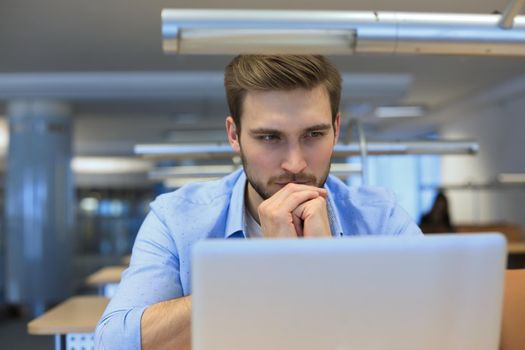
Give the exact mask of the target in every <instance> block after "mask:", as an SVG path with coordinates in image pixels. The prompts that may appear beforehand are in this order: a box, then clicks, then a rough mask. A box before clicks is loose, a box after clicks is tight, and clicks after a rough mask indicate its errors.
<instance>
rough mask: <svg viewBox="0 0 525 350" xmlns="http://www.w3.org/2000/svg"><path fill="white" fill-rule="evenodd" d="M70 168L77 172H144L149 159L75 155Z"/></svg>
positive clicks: (148, 169) (149, 164) (149, 168)
mask: <svg viewBox="0 0 525 350" xmlns="http://www.w3.org/2000/svg"><path fill="white" fill-rule="evenodd" d="M72 168H73V171H74V172H75V173H78V174H128V173H146V172H148V171H150V170H151V168H152V163H151V161H148V160H145V159H134V158H130V157H75V158H74V159H73V161H72Z"/></svg>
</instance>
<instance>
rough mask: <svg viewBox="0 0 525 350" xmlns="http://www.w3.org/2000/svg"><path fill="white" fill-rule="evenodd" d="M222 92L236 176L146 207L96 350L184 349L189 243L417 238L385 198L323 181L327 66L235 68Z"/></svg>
mask: <svg viewBox="0 0 525 350" xmlns="http://www.w3.org/2000/svg"><path fill="white" fill-rule="evenodd" d="M224 81H225V88H226V94H227V98H228V105H229V109H230V113H231V116H229V117H228V118H226V131H227V134H228V139H229V142H230V144H231V146H232V147H233V149H234V151H235V152H237V153H239V154H240V155H241V158H242V161H243V170H239V171H236V172H234V173H232V174H230V175H228V176H226V177H225V178H223V179H221V180H217V181H212V182H209V183H202V184H192V185H188V186H185V187H183V188H181V189H179V190H177V191H175V192H172V193H169V194H165V195H162V196H160V197H159V198H157V199H156V200H155V201H154V202H153V203H152V204H151V212H150V213H149V215H148V216H147V218H146V219H145V221H144V224H143V225H142V227H141V229H140V232H139V234H138V236H137V239H136V242H135V246H134V247H133V255H132V259H131V264H130V267H129V269H128V270H126V272H125V273H124V274H123V278H122V282H121V284H120V287H119V290H118V291H117V294H116V295H115V297H114V298H113V299H112V300H111V302H110V304H109V306H108V308H107V309H106V311H105V313H104V315H103V317H102V319H101V321H100V323H99V325H98V327H97V337H96V342H97V345H98V348H99V349H138V348H140V347H142V348H143V349H164V348H165V349H179V350H182V349H190V348H191V344H190V333H191V331H190V324H191V319H190V316H191V290H190V277H191V276H190V259H189V257H190V250H191V247H192V245H193V244H194V243H195V242H196V241H198V240H202V239H207V238H245V237H247V238H249V237H265V238H270V237H287V238H293V237H314V236H343V235H345V236H346V235H369V234H381V235H419V234H421V231H420V230H419V228H418V227H417V226H416V225H415V224H414V222H413V221H412V220H411V219H410V218H409V216H408V215H407V214H406V213H405V212H404V211H403V210H402V209H401V208H400V207H398V206H397V205H396V204H395V201H394V198H393V196H392V195H391V194H390V193H389V192H385V191H383V190H379V189H370V188H368V189H367V188H361V189H350V188H348V187H346V186H345V185H344V184H343V183H342V182H341V181H339V180H338V179H336V178H333V177H331V176H328V173H329V170H330V160H331V156H332V151H333V147H334V145H335V144H336V142H337V138H338V136H339V130H340V119H341V118H340V114H339V102H340V96H341V77H340V74H339V73H338V71H337V69H336V68H335V67H334V66H333V65H332V64H331V63H329V62H328V61H327V60H326V59H325V58H323V57H321V56H255V55H247V56H238V57H236V58H235V59H234V60H233V61H232V62H231V63H230V64H229V65H228V66H227V67H226V72H225V79H224ZM225 322H227V320H225ZM239 331H240V332H242V330H239Z"/></svg>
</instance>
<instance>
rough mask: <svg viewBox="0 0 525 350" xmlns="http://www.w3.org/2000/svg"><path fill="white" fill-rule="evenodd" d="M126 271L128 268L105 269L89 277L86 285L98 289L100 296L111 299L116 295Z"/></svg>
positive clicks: (113, 267) (109, 267)
mask: <svg viewBox="0 0 525 350" xmlns="http://www.w3.org/2000/svg"><path fill="white" fill-rule="evenodd" d="M125 269H127V267H126V266H108V267H103V268H101V269H100V270H98V271H97V272H95V273H93V274H91V275H89V276H88V277H87V279H86V284H87V285H89V286H95V287H98V289H99V294H100V295H104V296H105V297H107V298H111V297H112V296H113V295H114V294H115V291H116V289H117V287H118V284H119V283H120V276H121V275H122V272H124V270H125Z"/></svg>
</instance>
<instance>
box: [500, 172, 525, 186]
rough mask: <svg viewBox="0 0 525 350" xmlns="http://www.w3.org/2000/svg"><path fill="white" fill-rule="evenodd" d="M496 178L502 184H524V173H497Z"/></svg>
mask: <svg viewBox="0 0 525 350" xmlns="http://www.w3.org/2000/svg"><path fill="white" fill-rule="evenodd" d="M497 180H498V182H500V183H503V184H525V174H523V173H515V174H498V176H497Z"/></svg>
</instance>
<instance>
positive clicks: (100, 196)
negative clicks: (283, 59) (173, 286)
mask: <svg viewBox="0 0 525 350" xmlns="http://www.w3.org/2000/svg"><path fill="white" fill-rule="evenodd" d="M506 5H507V1H505V0H478V1H470V0H468V1H467V0H462V1H452V0H442V1H439V2H431V1H415V0H394V1H384V0H381V1H373V2H370V1H364V0H356V1H351V2H348V1H338V0H328V1H324V2H322V3H317V2H304V1H295V0H288V1H275V0H267V1H265V2H256V1H250V2H246V1H235V0H224V1H222V2H221V3H220V6H221V8H225V9H227V8H229V9H233V8H245V9H291V10H294V9H302V10H341V11H371V10H378V11H409V12H446V13H459V14H461V13H479V14H490V13H495V12H501V11H503V10H504V8H505V6H506ZM218 6H219V4H218V3H217V2H214V1H209V0H192V1H189V0H180V1H159V0H153V1H124V0H111V1H104V2H89V1H84V2H81V1H66V0H49V1H34V0H33V1H31V0H17V1H14V0H2V1H1V2H0V163H1V166H0V171H1V175H2V180H3V181H2V182H0V192H1V193H2V195H1V196H0V207H2V209H3V210H2V211H0V213H1V214H0V340H1V339H3V337H10V336H11V337H12V336H13V335H15V336H16V337H17V338H18V340H17V341H19V342H21V343H20V344H23V343H24V342H27V344H28V345H27V346H28V348H36V347H38V346H43V348H45V347H49V346H50V345H49V344H51V343H49V342H50V341H51V340H50V338H49V339H48V338H42V339H38V340H34V339H33V338H35V337H33V338H31V337H29V336H27V335H26V333H25V328H24V327H25V322H26V321H27V317H30V316H28V315H34V314H38V313H41V312H42V311H43V310H45V309H46V308H47V307H48V306H50V305H52V304H54V303H57V302H59V301H61V300H63V299H64V298H66V297H67V296H70V295H73V294H82V293H90V292H92V290H90V289H89V287H87V286H86V285H85V283H84V280H85V277H86V276H87V275H89V274H90V273H92V272H93V271H95V270H97V269H99V268H100V267H103V266H107V265H112V264H118V263H120V261H121V259H122V258H123V257H124V256H126V255H128V254H130V252H131V248H132V245H133V241H134V238H135V236H136V234H137V231H138V229H139V227H140V224H141V222H142V219H143V218H144V217H145V215H146V213H147V211H148V204H149V202H150V201H151V200H153V199H154V198H155V196H157V195H159V194H161V193H163V192H166V191H170V190H173V189H174V188H176V187H177V186H178V183H176V182H174V181H171V182H170V178H169V176H168V177H164V178H162V177H158V176H152V174H153V173H154V172H155V171H158V170H159V169H160V170H162V169H165V168H170V169H171V168H172V167H177V166H199V165H204V166H208V165H230V164H232V161H231V159H227V158H224V157H223V158H217V159H201V158H200V157H195V158H194V159H192V158H191V157H185V158H184V159H181V158H177V157H171V158H170V156H169V155H168V156H162V157H144V156H143V155H137V154H136V153H135V151H134V147H135V145H138V144H171V145H174V144H175V145H177V144H179V145H181V144H191V145H199V144H210V143H211V144H221V143H225V142H226V135H225V133H224V118H225V116H226V115H227V113H228V111H227V106H226V103H225V96H224V92H223V87H222V72H223V68H224V66H225V65H226V64H227V63H228V62H229V61H230V60H231V58H232V57H233V56H228V55H212V56H202V55H166V54H165V53H163V51H162V36H161V16H160V13H161V10H162V9H163V8H175V7H176V8H202V9H205V8H217V7H218ZM330 59H331V60H332V61H333V62H334V63H335V64H336V65H337V66H338V67H339V69H340V71H341V72H342V74H343V77H344V79H345V82H344V91H343V98H342V102H341V111H342V118H343V119H342V120H343V135H342V140H341V141H342V142H358V141H359V136H360V135H359V132H358V131H359V130H358V129H360V128H361V129H362V131H363V134H364V135H366V141H367V142H370V143H372V142H394V141H395V142H397V143H398V144H403V143H409V142H414V141H421V140H423V141H428V142H433V141H442V140H447V141H469V142H473V143H475V144H477V145H479V149H477V151H476V152H473V153H474V154H454V153H455V152H449V153H450V154H447V153H446V152H445V153H444V154H443V153H440V154H415V155H414V154H408V155H402V154H397V155H392V154H382V155H373V154H371V155H368V157H367V158H366V159H365V160H366V165H367V174H366V181H367V182H368V183H369V184H371V185H380V186H386V187H389V188H390V189H392V190H393V191H394V192H395V193H396V195H397V197H398V199H399V201H400V203H401V204H402V206H403V207H404V208H405V209H406V210H407V211H408V212H409V213H410V215H412V217H413V218H414V220H416V221H418V222H419V220H420V219H421V217H422V215H424V214H425V213H426V212H428V211H429V210H430V209H431V207H432V205H433V202H434V198H435V196H436V193H437V190H438V189H442V191H443V193H445V194H446V196H447V198H448V204H449V213H450V217H451V220H452V222H453V223H454V226H455V227H459V226H462V225H463V226H465V227H481V226H490V225H500V226H501V225H502V226H505V227H507V228H508V227H510V229H511V230H513V231H512V235H514V236H513V237H517V238H516V239H525V237H523V232H522V230H521V227H523V226H525V215H524V214H525V212H524V210H523V203H525V186H523V185H522V183H523V181H524V179H523V176H521V177H520V174H523V173H525V157H523V151H524V148H525V144H524V141H523V137H522V133H523V130H525V116H524V115H523V114H524V112H523V111H525V60H524V58H523V57H522V56H491V55H488V54H487V55H454V56H451V55H417V54H406V55H387V54H377V55H340V56H331V57H330ZM383 107H411V108H409V109H406V108H405V109H400V110H399V109H398V110H397V111H396V110H394V111H393V112H392V111H390V112H391V113H390V114H388V110H387V113H386V115H385V113H384V112H385V109H382V108H383ZM357 126H359V127H357ZM429 153H432V152H429ZM471 153H472V152H471ZM339 161H341V159H339ZM342 161H344V162H347V163H350V164H362V162H363V157H361V156H359V155H358V154H356V155H352V156H348V157H345V158H344V159H343V160H342ZM505 174H507V175H505ZM508 174H511V177H510V178H509V177H508ZM505 176H507V177H505ZM345 179H346V180H347V181H348V183H349V184H351V185H354V186H358V185H360V184H362V183H363V176H362V173H360V172H357V173H355V174H353V175H352V176H349V177H345ZM171 180H173V179H171ZM186 181H187V180H186ZM20 312H22V314H23V315H22V316H21V317H22V320H24V321H20V318H16V317H14V316H13V315H15V316H16V314H17V313H20ZM24 317H26V318H24ZM15 326H16V327H18V328H16V327H15ZM13 327H14V328H13ZM14 329H16V330H14ZM13 330H14V331H13ZM6 339H7V338H6ZM24 339H25V340H24ZM44 342H46V343H45V344H43V343H44ZM30 344H32V345H30ZM21 346H23V345H21Z"/></svg>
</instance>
